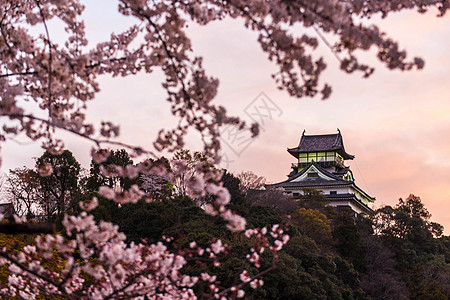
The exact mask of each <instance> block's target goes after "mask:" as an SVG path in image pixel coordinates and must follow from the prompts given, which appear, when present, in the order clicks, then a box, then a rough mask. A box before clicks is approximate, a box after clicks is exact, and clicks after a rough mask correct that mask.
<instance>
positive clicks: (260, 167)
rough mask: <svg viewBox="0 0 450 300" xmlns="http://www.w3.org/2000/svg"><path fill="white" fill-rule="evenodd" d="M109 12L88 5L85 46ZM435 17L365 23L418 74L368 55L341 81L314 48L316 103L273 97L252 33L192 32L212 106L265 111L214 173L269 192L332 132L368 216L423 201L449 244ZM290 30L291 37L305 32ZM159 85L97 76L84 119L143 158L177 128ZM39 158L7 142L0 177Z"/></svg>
mask: <svg viewBox="0 0 450 300" xmlns="http://www.w3.org/2000/svg"><path fill="white" fill-rule="evenodd" d="M86 3H87V1H86ZM109 3H110V2H106V0H96V1H90V2H89V5H86V11H85V16H86V19H85V20H86V27H87V32H88V38H89V39H90V40H91V41H97V40H101V39H106V38H108V37H109V35H110V32H111V31H118V30H120V29H124V28H126V26H127V25H129V22H128V20H127V19H124V18H122V17H120V16H118V15H117V13H116V8H115V7H114V6H111V5H110V4H109ZM100 10H101V11H102V14H100V15H99V13H98V12H99V11H100ZM436 14H437V13H436V11H430V12H429V13H427V14H425V15H420V14H418V13H416V12H403V13H399V14H393V15H391V16H389V17H388V18H387V19H384V20H381V19H379V18H374V19H372V20H370V22H372V23H375V24H377V25H378V26H379V27H380V28H381V29H382V30H384V31H386V32H387V33H388V35H389V36H390V37H392V38H393V39H395V40H398V41H399V42H400V46H401V47H402V48H404V49H406V50H407V52H408V55H409V56H410V57H414V56H420V57H422V58H423V59H424V60H425V68H424V70H421V71H411V72H400V71H389V70H386V69H385V68H384V66H383V65H382V64H380V63H378V62H377V60H376V59H375V52H374V51H369V52H367V53H364V52H358V57H360V58H361V59H364V60H365V61H366V62H369V63H371V64H372V65H373V66H374V67H375V68H376V70H375V73H374V74H373V75H372V76H371V77H370V78H369V79H363V78H362V76H361V75H360V74H345V73H343V72H341V71H340V70H339V68H338V62H337V61H336V59H335V58H334V57H333V55H332V54H331V53H330V52H329V50H328V49H326V48H325V47H323V45H322V46H320V47H319V49H318V54H320V55H323V56H324V57H325V59H326V62H327V65H328V68H327V70H326V71H325V72H324V74H323V77H322V82H323V83H325V82H327V83H329V84H330V85H332V88H333V93H332V95H331V97H330V98H329V99H328V100H325V101H322V100H321V99H320V97H316V98H304V99H295V98H292V97H290V96H289V95H288V94H287V93H285V92H283V91H279V90H278V89H277V87H276V85H275V83H274V81H273V80H272V79H271V76H270V74H271V73H273V72H275V70H276V67H275V66H274V65H273V64H272V63H271V62H269V61H268V60H267V57H266V54H265V53H264V52H263V51H262V50H261V49H260V46H259V45H258V43H257V42H256V39H257V35H256V34H255V33H254V32H251V31H249V30H246V29H245V28H244V27H243V24H242V22H240V21H234V20H228V19H227V20H225V21H222V22H216V23H212V24H210V25H208V26H197V25H192V26H190V29H189V32H188V33H189V34H190V36H191V38H192V43H193V48H194V51H195V53H196V54H197V55H202V56H203V57H204V66H205V68H206V70H207V72H208V74H209V75H212V76H214V77H217V78H219V80H220V87H219V92H218V95H217V98H216V99H215V103H217V104H221V105H224V106H225V107H226V108H227V110H228V112H229V113H230V114H231V115H237V116H240V117H242V119H244V120H248V121H251V117H249V115H248V112H251V111H252V110H253V109H254V108H255V107H256V106H257V105H259V104H260V103H263V102H261V101H265V103H268V104H269V105H270V106H271V108H272V109H273V110H272V111H271V112H272V115H270V117H268V118H265V119H264V124H262V125H263V126H261V127H262V130H261V133H260V135H259V136H258V137H257V138H256V139H255V140H251V141H250V142H249V143H248V144H244V146H242V145H241V146H236V144H235V143H233V142H231V140H230V136H229V135H228V133H227V132H224V134H223V135H222V138H223V141H224V144H225V145H224V146H223V149H222V153H223V155H224V157H225V159H224V160H223V162H222V164H221V166H222V167H226V168H227V169H229V170H230V171H231V172H233V173H239V172H241V171H248V170H250V171H252V172H254V173H256V174H258V175H261V176H264V177H266V178H267V181H268V182H270V183H274V182H279V181H283V180H285V179H286V178H287V177H286V175H287V174H288V173H289V172H290V165H291V163H293V162H295V158H294V157H292V156H291V155H290V154H289V153H288V152H287V151H286V149H287V148H291V147H296V146H297V145H298V143H299V139H300V136H301V134H302V132H303V130H306V133H307V134H325V133H335V132H336V131H337V128H339V129H340V131H341V133H342V135H343V138H344V144H345V148H346V150H347V152H348V153H350V154H353V155H355V159H354V160H353V161H347V164H348V165H349V166H350V167H351V169H352V171H353V174H354V177H355V179H356V184H357V185H358V186H359V187H361V188H362V189H363V190H365V191H366V192H367V193H369V194H370V195H371V196H374V197H375V198H376V199H377V200H376V202H375V205H374V206H373V208H377V207H380V206H382V205H395V204H396V203H397V202H398V199H399V198H406V197H408V195H409V194H414V195H416V196H419V197H421V199H422V201H423V202H424V204H425V206H426V207H427V209H428V210H429V211H430V213H431V214H432V220H433V221H435V222H438V223H440V224H442V225H444V227H445V228H446V230H445V233H446V234H450V213H449V212H450V179H449V178H450V177H449V175H450V56H449V55H448V53H449V51H450V16H449V15H447V16H445V17H444V18H436ZM57 30H58V28H56V29H55V31H57ZM296 30H298V32H300V33H301V31H302V30H303V29H302V28H296ZM161 79H162V76H161V72H159V71H155V72H153V73H151V74H138V75H137V76H135V77H129V78H111V77H108V76H105V77H102V78H100V88H101V92H100V93H99V94H98V95H97V97H96V99H95V100H94V101H93V102H91V103H89V105H88V120H90V121H93V122H96V123H98V122H99V121H100V120H111V121H113V122H116V123H120V124H121V138H120V140H121V141H124V142H127V143H132V144H138V145H142V146H144V147H147V148H151V147H152V142H153V141H154V139H155V137H156V134H157V132H158V131H159V129H160V128H172V127H173V126H174V124H175V120H174V118H173V117H171V115H170V111H169V105H168V104H167V103H166V101H165V99H166V94H165V92H164V90H163V89H162V87H161ZM262 99H263V100H262ZM62 136H63V137H64V138H65V139H66V146H67V148H68V149H69V150H71V151H72V152H74V154H75V156H76V157H77V159H78V160H79V161H80V162H81V164H82V165H83V166H84V167H85V168H88V167H89V162H90V158H89V153H90V149H91V147H92V145H91V144H89V143H88V142H87V141H84V140H81V139H79V138H76V137H72V136H68V135H62ZM227 144H228V145H229V146H231V147H228V146H227ZM187 147H188V148H190V149H193V150H200V149H201V143H200V139H199V137H198V136H197V135H195V134H189V135H188V137H187ZM41 154H42V150H41V149H40V147H39V144H36V143H30V142H28V141H26V140H21V139H17V140H15V141H8V142H7V143H5V144H3V146H2V150H1V155H2V158H3V164H2V171H3V172H7V171H8V170H9V169H12V168H15V167H20V166H24V165H26V166H28V167H32V166H33V165H34V161H33V159H32V158H33V157H39V156H40V155H41Z"/></svg>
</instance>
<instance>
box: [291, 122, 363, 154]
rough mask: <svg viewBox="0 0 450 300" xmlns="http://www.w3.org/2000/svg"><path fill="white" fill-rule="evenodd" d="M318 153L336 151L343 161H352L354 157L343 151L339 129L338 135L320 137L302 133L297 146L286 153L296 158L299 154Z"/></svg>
mask: <svg viewBox="0 0 450 300" xmlns="http://www.w3.org/2000/svg"><path fill="white" fill-rule="evenodd" d="M319 151H320V152H326V151H336V152H338V153H339V154H340V155H342V157H343V158H344V159H353V158H354V157H355V156H354V155H351V154H348V153H347V152H346V151H345V148H344V141H343V138H342V135H341V132H340V131H339V129H338V133H333V134H322V135H305V131H303V134H302V137H301V139H300V143H299V144H298V146H297V147H295V148H289V149H288V152H289V153H290V154H292V155H293V156H295V157H296V158H298V155H299V153H307V152H319Z"/></svg>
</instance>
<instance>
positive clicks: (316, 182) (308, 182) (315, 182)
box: [266, 161, 353, 188]
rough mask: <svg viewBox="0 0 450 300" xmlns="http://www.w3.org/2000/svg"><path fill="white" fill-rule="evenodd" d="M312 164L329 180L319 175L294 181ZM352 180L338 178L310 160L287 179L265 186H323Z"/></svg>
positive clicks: (346, 183) (347, 182) (348, 183)
mask: <svg viewBox="0 0 450 300" xmlns="http://www.w3.org/2000/svg"><path fill="white" fill-rule="evenodd" d="M312 166H314V168H315V169H316V170H317V171H319V172H320V173H322V174H323V175H325V176H326V177H328V178H330V180H327V179H323V178H321V177H317V178H312V179H309V178H308V179H305V180H301V181H295V179H297V178H299V177H301V176H303V175H304V174H305V173H307V172H308V171H309V170H310V169H311V167H312ZM352 184H353V182H352V181H346V180H343V179H342V178H340V177H339V176H336V175H334V174H332V173H330V172H328V171H327V170H325V169H324V168H323V167H321V166H320V165H319V164H318V163H316V162H314V161H313V162H311V163H310V164H309V165H308V166H307V167H305V168H304V169H303V170H301V171H300V172H299V173H297V174H296V175H294V176H292V177H290V178H288V179H287V180H285V181H283V182H279V183H275V184H267V185H266V187H283V188H288V187H320V186H321V187H324V186H330V185H331V186H335V185H340V186H343V185H352Z"/></svg>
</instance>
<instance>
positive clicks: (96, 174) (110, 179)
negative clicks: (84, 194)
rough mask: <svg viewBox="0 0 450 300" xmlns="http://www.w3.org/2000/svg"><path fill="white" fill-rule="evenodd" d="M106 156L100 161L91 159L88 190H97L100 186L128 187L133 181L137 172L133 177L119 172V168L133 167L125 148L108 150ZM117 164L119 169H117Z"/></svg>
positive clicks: (87, 183)
mask: <svg viewBox="0 0 450 300" xmlns="http://www.w3.org/2000/svg"><path fill="white" fill-rule="evenodd" d="M106 156H107V158H106V159H105V160H104V161H102V162H96V161H95V160H92V161H91V168H90V170H89V177H88V179H87V182H86V187H87V189H88V190H90V191H97V190H98V188H99V187H101V186H108V187H110V188H114V187H121V188H124V189H129V188H130V187H131V185H133V184H134V183H135V181H136V180H134V179H135V178H137V174H135V176H134V177H133V178H128V177H127V176H126V175H125V174H119V173H120V170H122V169H125V170H126V169H127V167H128V170H130V169H131V168H132V167H133V160H132V159H131V158H130V155H129V154H128V152H127V151H126V150H125V149H120V150H116V151H114V150H111V151H109V153H108V155H106ZM116 166H119V167H120V169H117V167H116Z"/></svg>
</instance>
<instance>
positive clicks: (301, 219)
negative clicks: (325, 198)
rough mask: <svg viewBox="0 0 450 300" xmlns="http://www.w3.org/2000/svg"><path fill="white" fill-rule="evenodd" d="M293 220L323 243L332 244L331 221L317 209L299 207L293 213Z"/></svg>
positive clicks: (309, 234) (313, 237)
mask: <svg viewBox="0 0 450 300" xmlns="http://www.w3.org/2000/svg"><path fill="white" fill-rule="evenodd" d="M291 218H292V222H293V223H294V224H296V225H298V226H299V227H300V228H302V229H303V230H304V231H305V234H306V235H307V236H309V237H310V238H312V239H313V240H314V241H316V242H317V243H320V244H322V245H325V244H331V241H332V240H331V226H330V225H331V222H330V220H328V218H327V216H325V215H324V214H323V213H321V212H320V211H318V210H317V209H305V208H303V207H302V208H299V209H297V210H296V211H294V213H293V214H292V215H291Z"/></svg>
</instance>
